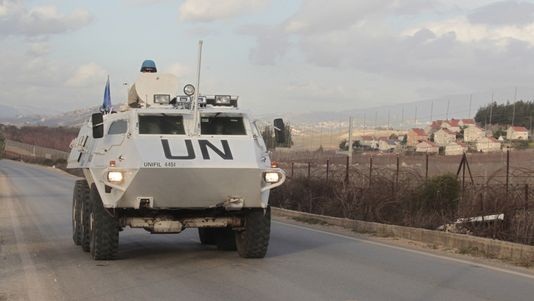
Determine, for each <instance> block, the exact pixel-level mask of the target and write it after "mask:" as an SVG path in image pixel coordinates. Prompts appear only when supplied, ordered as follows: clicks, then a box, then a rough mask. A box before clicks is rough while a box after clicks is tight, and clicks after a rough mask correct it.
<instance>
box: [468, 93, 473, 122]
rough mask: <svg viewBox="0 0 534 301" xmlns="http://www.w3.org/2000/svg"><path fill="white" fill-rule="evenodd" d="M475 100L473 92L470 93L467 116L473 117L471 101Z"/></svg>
mask: <svg viewBox="0 0 534 301" xmlns="http://www.w3.org/2000/svg"><path fill="white" fill-rule="evenodd" d="M472 102H473V94H469V115H468V116H467V118H471V103H472Z"/></svg>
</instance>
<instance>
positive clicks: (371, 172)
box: [369, 156, 373, 187]
mask: <svg viewBox="0 0 534 301" xmlns="http://www.w3.org/2000/svg"><path fill="white" fill-rule="evenodd" d="M372 182H373V156H371V157H369V187H371V183H372Z"/></svg>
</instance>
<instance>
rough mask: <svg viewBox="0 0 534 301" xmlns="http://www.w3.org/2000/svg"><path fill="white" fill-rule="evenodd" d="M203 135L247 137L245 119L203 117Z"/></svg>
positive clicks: (237, 117) (201, 124)
mask: <svg viewBox="0 0 534 301" xmlns="http://www.w3.org/2000/svg"><path fill="white" fill-rule="evenodd" d="M200 133H201V134H202V135H246V134H247V131H246V130H245V125H244V123H243V117H241V116H218V114H215V115H213V116H202V117H201V118H200Z"/></svg>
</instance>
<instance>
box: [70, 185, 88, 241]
mask: <svg viewBox="0 0 534 301" xmlns="http://www.w3.org/2000/svg"><path fill="white" fill-rule="evenodd" d="M84 181H85V180H77V181H76V182H75V183H74V192H73V193H72V240H73V241H74V244H75V245H77V246H79V245H80V244H81V243H82V226H81V225H82V219H81V211H82V210H81V207H82V206H81V204H82V200H81V195H80V194H81V190H82V187H81V186H82V185H83V182H84Z"/></svg>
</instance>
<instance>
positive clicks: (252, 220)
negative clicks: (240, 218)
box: [235, 207, 271, 258]
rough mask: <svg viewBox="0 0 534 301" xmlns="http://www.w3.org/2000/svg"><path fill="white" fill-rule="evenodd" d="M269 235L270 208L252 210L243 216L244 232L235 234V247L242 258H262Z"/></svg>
mask: <svg viewBox="0 0 534 301" xmlns="http://www.w3.org/2000/svg"><path fill="white" fill-rule="evenodd" d="M270 235H271V207H267V209H252V210H251V211H249V212H247V214H246V215H245V223H244V230H242V231H238V232H236V236H235V238H236V245H237V252H238V253H239V256H241V257H243V258H263V257H265V254H266V253H267V248H268V246H269V238H270Z"/></svg>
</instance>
